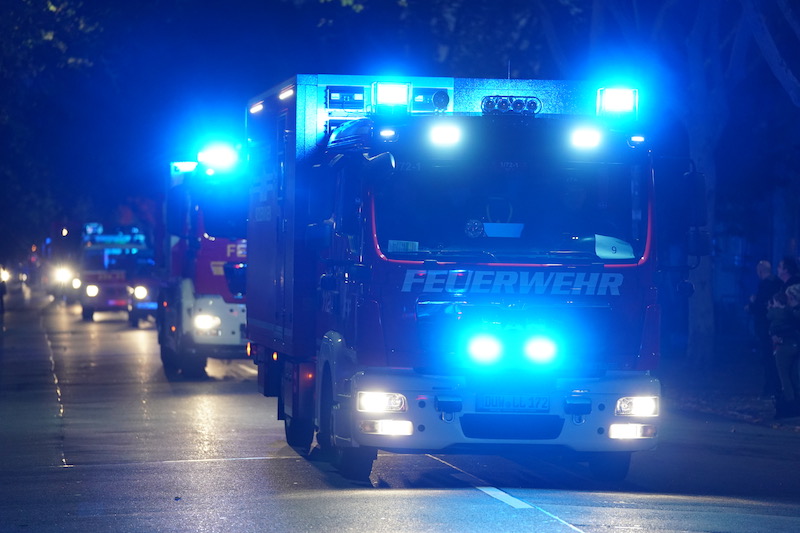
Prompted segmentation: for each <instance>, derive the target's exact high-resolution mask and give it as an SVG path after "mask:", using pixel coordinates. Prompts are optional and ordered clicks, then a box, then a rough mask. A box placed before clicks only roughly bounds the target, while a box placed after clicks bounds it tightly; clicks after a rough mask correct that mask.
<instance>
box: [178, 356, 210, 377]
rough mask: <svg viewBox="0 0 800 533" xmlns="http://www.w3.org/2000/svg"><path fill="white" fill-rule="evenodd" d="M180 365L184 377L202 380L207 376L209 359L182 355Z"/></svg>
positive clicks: (179, 357)
mask: <svg viewBox="0 0 800 533" xmlns="http://www.w3.org/2000/svg"><path fill="white" fill-rule="evenodd" d="M178 359H179V364H180V367H181V371H182V372H183V375H184V376H185V377H187V378H202V377H205V375H206V363H207V362H208V358H206V357H198V356H197V355H187V354H180V355H179V356H178Z"/></svg>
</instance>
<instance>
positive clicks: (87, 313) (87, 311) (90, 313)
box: [81, 307, 94, 322]
mask: <svg viewBox="0 0 800 533" xmlns="http://www.w3.org/2000/svg"><path fill="white" fill-rule="evenodd" d="M81 317H83V321H84V322H91V321H92V320H93V319H94V309H92V308H91V307H84V308H82V309H81Z"/></svg>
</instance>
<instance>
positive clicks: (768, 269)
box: [746, 261, 783, 397]
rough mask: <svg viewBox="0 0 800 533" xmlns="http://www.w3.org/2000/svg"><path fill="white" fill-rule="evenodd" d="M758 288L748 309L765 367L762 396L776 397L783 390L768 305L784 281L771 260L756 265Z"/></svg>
mask: <svg viewBox="0 0 800 533" xmlns="http://www.w3.org/2000/svg"><path fill="white" fill-rule="evenodd" d="M756 274H757V275H758V280H759V281H758V289H757V290H756V293H755V294H753V295H752V296H750V303H748V304H747V306H746V309H747V311H748V312H750V314H752V315H753V330H754V333H755V336H756V340H757V342H758V346H757V352H758V359H759V362H760V363H761V366H762V367H763V369H764V387H763V390H762V393H761V394H762V396H765V397H774V396H777V395H778V393H779V392H780V390H781V386H780V380H779V379H778V372H777V369H776V368H775V358H774V356H773V346H772V336H771V335H770V333H769V319H768V318H767V306H768V304H769V302H770V300H771V299H772V297H773V296H774V295H775V293H776V292H778V291H780V290H781V287H782V285H783V282H782V281H781V280H779V279H778V278H777V277H776V276H775V275H773V274H772V265H771V264H770V262H769V261H759V262H758V265H756Z"/></svg>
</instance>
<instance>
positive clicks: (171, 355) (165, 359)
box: [161, 344, 178, 372]
mask: <svg viewBox="0 0 800 533" xmlns="http://www.w3.org/2000/svg"><path fill="white" fill-rule="evenodd" d="M161 364H162V365H164V370H166V371H167V372H175V371H176V370H178V355H177V354H176V353H175V350H172V349H170V348H167V347H166V346H164V345H163V344H162V345H161Z"/></svg>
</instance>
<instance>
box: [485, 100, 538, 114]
mask: <svg viewBox="0 0 800 533" xmlns="http://www.w3.org/2000/svg"><path fill="white" fill-rule="evenodd" d="M541 110H542V101H541V100H539V99H538V98H537V97H535V96H484V97H483V100H481V111H482V112H483V114H484V115H502V114H506V113H510V114H515V115H536V114H538V113H539V112H540V111H541Z"/></svg>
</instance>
